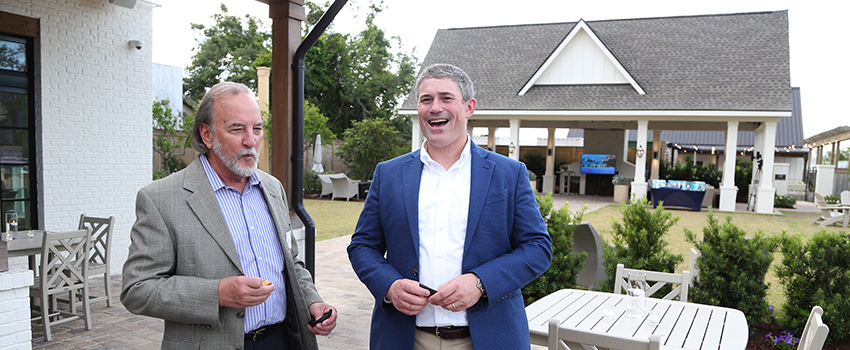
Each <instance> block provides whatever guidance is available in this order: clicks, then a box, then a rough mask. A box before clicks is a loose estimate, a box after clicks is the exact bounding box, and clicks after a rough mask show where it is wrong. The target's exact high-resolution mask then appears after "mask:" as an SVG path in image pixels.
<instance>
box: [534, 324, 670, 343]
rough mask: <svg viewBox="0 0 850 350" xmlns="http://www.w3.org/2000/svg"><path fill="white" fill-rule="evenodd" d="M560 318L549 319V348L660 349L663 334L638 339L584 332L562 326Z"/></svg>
mask: <svg viewBox="0 0 850 350" xmlns="http://www.w3.org/2000/svg"><path fill="white" fill-rule="evenodd" d="M560 324H561V321H560V320H558V319H554V318H553V319H551V320H549V334H548V336H549V350H570V349H586V350H591V349H593V350H595V349H598V348H605V349H629V350H660V349H661V336H659V335H658V334H653V335H650V336H649V338H645V339H638V338H633V337H630V336H629V335H628V334H623V335H620V334H617V335H614V334H609V335H601V334H596V333H589V332H583V331H580V330H575V329H566V328H561V327H560Z"/></svg>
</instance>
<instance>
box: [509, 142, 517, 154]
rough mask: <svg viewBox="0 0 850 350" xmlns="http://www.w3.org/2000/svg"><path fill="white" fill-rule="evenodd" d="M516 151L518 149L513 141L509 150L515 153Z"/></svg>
mask: <svg viewBox="0 0 850 350" xmlns="http://www.w3.org/2000/svg"><path fill="white" fill-rule="evenodd" d="M514 151H516V147H514V143H513V142H511V145H510V146H508V152H510V154H514Z"/></svg>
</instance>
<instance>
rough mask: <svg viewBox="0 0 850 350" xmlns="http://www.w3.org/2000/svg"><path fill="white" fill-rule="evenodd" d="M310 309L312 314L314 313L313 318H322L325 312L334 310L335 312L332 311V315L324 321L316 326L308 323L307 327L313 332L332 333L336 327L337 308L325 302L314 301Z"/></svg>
mask: <svg viewBox="0 0 850 350" xmlns="http://www.w3.org/2000/svg"><path fill="white" fill-rule="evenodd" d="M309 310H310V315H312V316H313V319H315V320H318V319H319V318H321V317H322V315H324V314H325V312H328V310H333V312H332V313H331V317H328V319H327V320H324V321H322V323H317V324H316V326H315V327H311V326H310V325H307V328H308V329H310V332H313V334H317V335H328V334H331V331H332V330H333V329H334V327H336V315H337V312H336V308H335V307H333V306H330V305H328V304H325V303H313V304H310V307H309Z"/></svg>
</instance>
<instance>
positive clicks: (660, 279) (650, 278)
mask: <svg viewBox="0 0 850 350" xmlns="http://www.w3.org/2000/svg"><path fill="white" fill-rule="evenodd" d="M629 272H644V273H646V282H647V290H646V294H645V295H646V296H647V297H651V296H652V294H654V293H655V292H657V291H658V290H659V289H661V288H662V287H664V286H665V285H667V284H668V283H670V284H671V285H673V284H678V286H677V287H674V288H673V290H672V291H670V293H667V295H665V296H664V297H663V298H662V299H665V300H676V297H679V301H688V285H690V283H691V274H690V272H688V271H682V274H676V273H667V272H658V271H646V270H635V269H627V268H625V267H623V264H617V274H616V277H615V278H614V293H615V294H623V293H625V292H626V290H625V289H626V286H628V285H629V281H628V278H629ZM651 282H655V283H651Z"/></svg>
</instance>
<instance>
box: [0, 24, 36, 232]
mask: <svg viewBox="0 0 850 350" xmlns="http://www.w3.org/2000/svg"><path fill="white" fill-rule="evenodd" d="M32 46H33V40H32V39H26V38H18V37H13V36H6V35H0V210H2V212H3V213H16V214H18V228H19V229H21V230H24V229H34V228H38V227H36V226H37V225H38V219H37V217H36V216H37V214H38V207H37V201H36V200H37V198H36V183H37V182H36V174H37V172H36V162H35V160H36V154H35V108H34V106H33V103H34V97H33V96H34V95H33V94H34V90H33V73H32V71H31V69H29V67H32V61H33V49H32ZM3 226H5V225H3ZM2 229H3V230H5V228H2Z"/></svg>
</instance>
